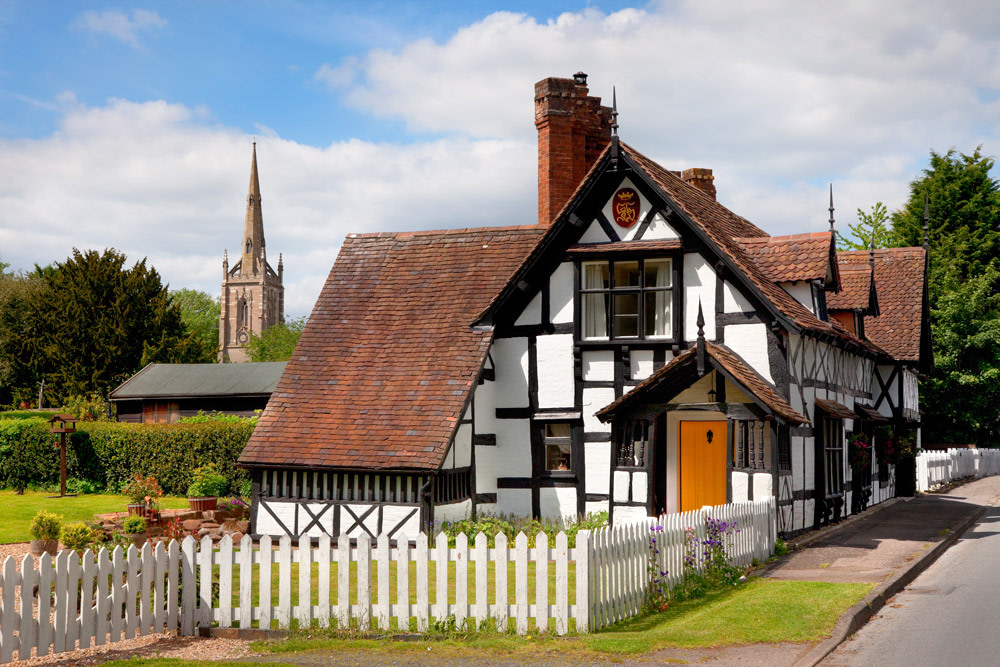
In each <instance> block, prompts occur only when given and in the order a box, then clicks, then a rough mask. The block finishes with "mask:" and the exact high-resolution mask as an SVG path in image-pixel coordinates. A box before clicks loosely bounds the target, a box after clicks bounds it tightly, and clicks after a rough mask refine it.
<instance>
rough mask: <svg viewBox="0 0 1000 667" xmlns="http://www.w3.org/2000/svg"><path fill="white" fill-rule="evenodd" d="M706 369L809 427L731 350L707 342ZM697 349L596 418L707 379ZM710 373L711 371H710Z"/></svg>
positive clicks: (784, 416)
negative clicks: (700, 369)
mask: <svg viewBox="0 0 1000 667" xmlns="http://www.w3.org/2000/svg"><path fill="white" fill-rule="evenodd" d="M704 345H705V361H706V362H707V363H706V366H711V367H713V368H715V369H716V370H717V371H719V372H720V373H722V374H723V375H724V376H725V377H726V378H727V379H728V380H729V381H731V382H733V383H734V384H735V385H737V386H738V387H739V388H740V389H741V390H743V391H744V392H745V393H746V394H747V395H748V396H750V397H751V398H753V399H754V400H755V401H756V402H757V403H758V404H760V405H761V406H763V407H765V408H767V409H768V410H770V411H771V412H772V413H774V414H775V416H777V417H779V418H780V419H782V420H783V421H786V422H789V423H791V424H808V423H809V419H808V418H807V417H806V416H805V415H803V414H802V413H801V412H799V411H798V410H796V409H795V408H793V407H792V406H791V404H790V403H789V402H788V401H787V400H785V398H784V397H782V396H781V395H780V394H779V393H778V392H777V390H776V389H775V388H774V385H772V384H771V383H770V382H768V381H767V380H765V379H764V378H763V377H761V375H760V374H759V373H757V371H755V370H754V369H752V368H751V367H750V366H748V365H747V364H746V362H744V361H743V360H742V359H741V358H740V357H739V355H737V354H736V353H734V352H733V351H732V350H730V349H729V348H727V347H725V346H723V345H716V344H715V343H709V342H708V341H705V342H704ZM697 361H698V360H697V348H696V347H692V348H691V349H689V350H685V351H684V352H681V353H680V354H679V355H677V356H676V357H674V358H673V359H671V360H670V362H669V363H667V364H666V365H664V366H663V367H661V368H660V369H658V370H657V371H655V372H654V373H653V374H652V375H650V376H649V377H648V378H646V379H645V380H643V381H642V382H640V383H639V384H637V385H636V386H635V387H634V388H633V389H632V391H630V392H628V393H627V394H624V395H623V396H622V397H621V398H619V399H617V400H615V401H614V402H612V403H610V404H608V405H607V406H605V407H603V408H601V409H600V410H598V411H597V413H596V416H597V418H598V419H600V420H601V421H603V422H609V421H611V420H612V419H614V417H615V414H616V413H618V412H619V411H621V410H622V409H624V408H628V407H631V406H633V405H636V404H639V403H641V402H642V401H644V400H649V399H650V397H651V396H652V395H654V394H655V393H656V392H657V390H658V389H660V388H661V387H666V386H670V385H671V384H675V385H677V384H682V383H685V382H686V383H687V384H685V385H684V386H689V385H690V384H691V383H693V382H695V381H697V380H698V379H699V378H701V377H702V376H703V374H702V375H699V374H698V363H697ZM706 370H707V368H706Z"/></svg>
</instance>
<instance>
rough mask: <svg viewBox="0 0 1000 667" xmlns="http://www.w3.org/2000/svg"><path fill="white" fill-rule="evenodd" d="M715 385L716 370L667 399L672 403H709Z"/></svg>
mask: <svg viewBox="0 0 1000 667" xmlns="http://www.w3.org/2000/svg"><path fill="white" fill-rule="evenodd" d="M714 386H715V371H712V372H711V373H706V374H705V375H704V377H702V378H701V379H700V380H698V381H697V382H695V383H694V384H693V385H691V386H690V387H688V388H687V389H685V390H684V391H682V392H681V393H679V394H677V395H676V396H674V397H673V398H668V399H667V401H668V402H670V403H708V402H709V400H708V392H709V391H710V390H711V389H712V388H713V387H714ZM727 398H728V397H727Z"/></svg>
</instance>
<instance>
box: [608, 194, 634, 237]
mask: <svg viewBox="0 0 1000 667" xmlns="http://www.w3.org/2000/svg"><path fill="white" fill-rule="evenodd" d="M611 213H612V215H613V216H614V219H615V224H617V225H618V226H619V227H625V228H626V229H628V228H629V227H631V226H632V225H634V224H635V222H636V220H638V219H639V193H638V192H636V191H635V190H633V189H632V188H622V189H621V190H619V191H618V192H616V193H615V196H614V199H612V200H611Z"/></svg>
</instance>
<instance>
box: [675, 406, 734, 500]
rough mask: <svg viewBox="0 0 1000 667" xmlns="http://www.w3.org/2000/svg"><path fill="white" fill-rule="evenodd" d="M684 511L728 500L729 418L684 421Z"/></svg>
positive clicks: (682, 434)
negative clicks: (727, 439) (723, 419)
mask: <svg viewBox="0 0 1000 667" xmlns="http://www.w3.org/2000/svg"><path fill="white" fill-rule="evenodd" d="M678 443H679V445H678V450H679V452H680V463H681V465H680V468H681V479H680V488H681V511H682V512H687V511H688V510H696V509H701V508H702V507H703V506H705V505H723V504H725V503H726V500H727V499H726V422H724V421H717V422H691V421H682V422H681V423H680V438H679V440H678Z"/></svg>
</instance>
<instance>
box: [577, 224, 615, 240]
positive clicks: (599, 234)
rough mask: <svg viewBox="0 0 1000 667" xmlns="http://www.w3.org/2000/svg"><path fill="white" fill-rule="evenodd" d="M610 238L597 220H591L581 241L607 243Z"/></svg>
mask: <svg viewBox="0 0 1000 667" xmlns="http://www.w3.org/2000/svg"><path fill="white" fill-rule="evenodd" d="M610 240H611V239H609V238H608V235H607V234H605V233H604V229H603V228H602V227H601V223H599V222H598V221H597V220H593V221H591V223H590V225H588V226H587V231H585V232H584V233H583V236H581V237H580V243H607V242H608V241H610Z"/></svg>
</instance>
